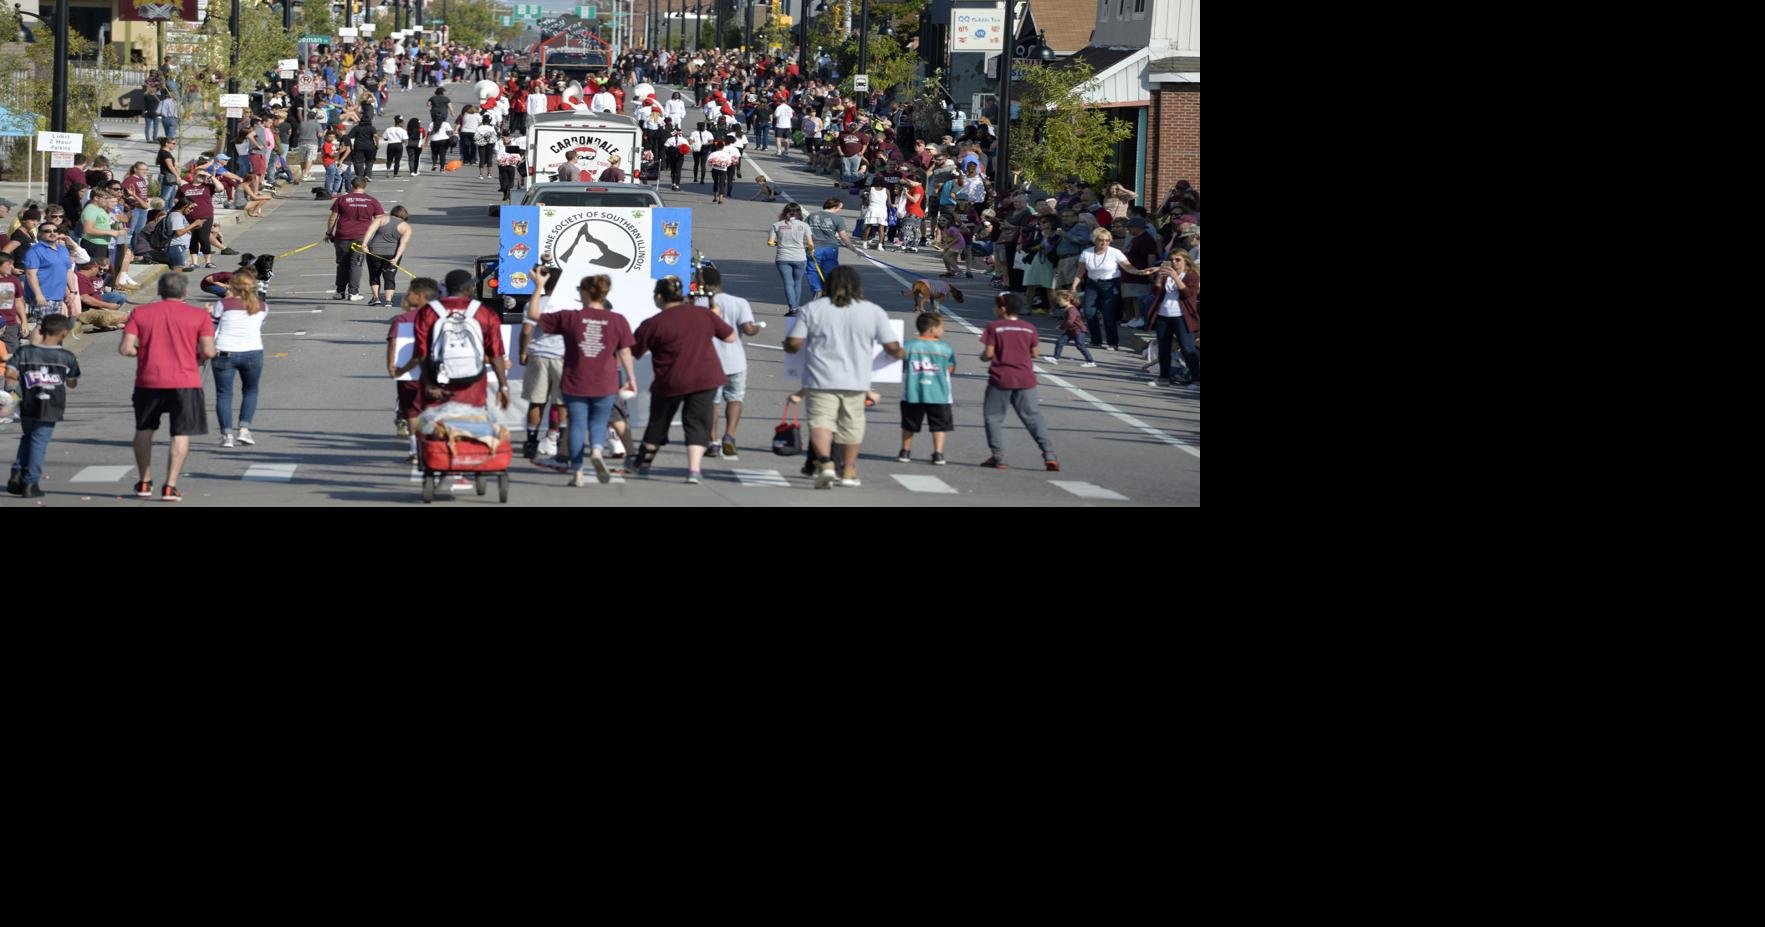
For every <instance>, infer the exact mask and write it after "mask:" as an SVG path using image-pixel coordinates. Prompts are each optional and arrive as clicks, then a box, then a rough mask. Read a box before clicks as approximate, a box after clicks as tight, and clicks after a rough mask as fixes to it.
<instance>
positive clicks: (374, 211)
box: [331, 193, 386, 241]
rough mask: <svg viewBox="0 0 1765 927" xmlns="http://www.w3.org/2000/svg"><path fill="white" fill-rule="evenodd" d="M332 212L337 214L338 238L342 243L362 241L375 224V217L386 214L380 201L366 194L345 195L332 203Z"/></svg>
mask: <svg viewBox="0 0 1765 927" xmlns="http://www.w3.org/2000/svg"><path fill="white" fill-rule="evenodd" d="M331 211H332V212H333V213H336V214H337V236H336V237H337V238H338V239H339V240H341V241H360V240H361V239H362V236H363V235H366V234H368V226H370V225H373V224H374V217H375V216H378V215H383V214H384V213H385V212H386V210H384V209H381V208H380V201H379V200H377V199H374V198H373V197H371V196H369V195H367V194H366V193H345V194H343V195H342V196H340V197H338V198H337V199H336V200H334V201H332V203H331Z"/></svg>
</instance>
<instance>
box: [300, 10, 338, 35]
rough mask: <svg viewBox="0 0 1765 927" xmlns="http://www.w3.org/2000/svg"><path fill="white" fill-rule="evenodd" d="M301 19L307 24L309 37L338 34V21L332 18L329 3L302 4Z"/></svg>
mask: <svg viewBox="0 0 1765 927" xmlns="http://www.w3.org/2000/svg"><path fill="white" fill-rule="evenodd" d="M300 17H301V20H302V22H304V23H305V28H306V34H308V35H336V34H337V21H336V20H335V19H333V18H332V17H331V4H329V3H304V4H301V7H300Z"/></svg>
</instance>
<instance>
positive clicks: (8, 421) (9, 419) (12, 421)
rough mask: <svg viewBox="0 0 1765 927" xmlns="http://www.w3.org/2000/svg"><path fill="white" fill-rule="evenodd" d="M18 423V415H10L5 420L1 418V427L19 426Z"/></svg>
mask: <svg viewBox="0 0 1765 927" xmlns="http://www.w3.org/2000/svg"><path fill="white" fill-rule="evenodd" d="M17 423H18V416H16V415H8V416H5V417H4V418H0V425H13V424H17Z"/></svg>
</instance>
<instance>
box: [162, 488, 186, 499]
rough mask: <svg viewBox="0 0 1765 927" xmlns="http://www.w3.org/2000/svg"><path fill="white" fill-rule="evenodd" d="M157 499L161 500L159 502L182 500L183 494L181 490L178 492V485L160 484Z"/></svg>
mask: <svg viewBox="0 0 1765 927" xmlns="http://www.w3.org/2000/svg"><path fill="white" fill-rule="evenodd" d="M159 501H161V502H183V501H184V494H183V493H181V492H178V487H176V486H161V487H160V489H159Z"/></svg>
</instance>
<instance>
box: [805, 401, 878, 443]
mask: <svg viewBox="0 0 1765 927" xmlns="http://www.w3.org/2000/svg"><path fill="white" fill-rule="evenodd" d="M804 402H805V405H806V406H807V407H808V408H807V413H808V416H809V427H810V428H812V429H813V428H825V429H828V430H830V431H832V432H833V441H834V443H835V444H863V443H864V390H861V389H812V390H809V393H808V396H807V397H805V400H804Z"/></svg>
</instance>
